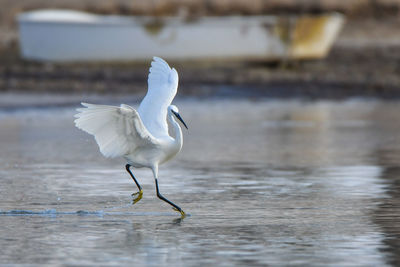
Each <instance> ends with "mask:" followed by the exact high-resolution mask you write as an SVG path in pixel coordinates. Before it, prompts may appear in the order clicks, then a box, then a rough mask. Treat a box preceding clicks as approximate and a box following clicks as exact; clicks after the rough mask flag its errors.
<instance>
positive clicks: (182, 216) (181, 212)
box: [172, 208, 186, 218]
mask: <svg viewBox="0 0 400 267" xmlns="http://www.w3.org/2000/svg"><path fill="white" fill-rule="evenodd" d="M172 209H173V210H176V211H177V212H179V213H180V214H181V218H185V217H186V213H185V212H184V211H183V210H178V209H177V208H172Z"/></svg>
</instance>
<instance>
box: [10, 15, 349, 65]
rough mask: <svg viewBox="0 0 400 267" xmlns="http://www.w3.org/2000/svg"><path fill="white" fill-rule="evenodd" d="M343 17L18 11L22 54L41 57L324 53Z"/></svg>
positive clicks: (266, 57) (260, 56) (297, 56)
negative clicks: (200, 15)
mask: <svg viewBox="0 0 400 267" xmlns="http://www.w3.org/2000/svg"><path fill="white" fill-rule="evenodd" d="M343 22H344V18H343V16H342V15H340V14H337V13H334V14H329V15H320V16H302V17H279V16H247V17H244V16H228V17H202V18H198V19H185V18H180V17H146V16H132V17H130V16H100V15H94V14H89V13H84V12H78V11H72V10H38V11H31V12H25V13H21V14H19V15H18V23H19V33H20V49H21V54H22V57H23V58H25V59H30V60H38V61H61V62H70V61H140V60H148V59H149V58H151V57H152V56H154V55H157V56H160V57H163V58H166V59H172V60H192V59H245V60H282V59H308V58H321V57H324V56H325V55H326V54H327V53H328V51H329V49H330V47H331V46H332V44H333V41H334V40H335V38H336V36H337V34H338V32H339V31H340V29H341V27H342V25H343Z"/></svg>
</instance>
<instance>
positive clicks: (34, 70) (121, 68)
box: [0, 44, 400, 98]
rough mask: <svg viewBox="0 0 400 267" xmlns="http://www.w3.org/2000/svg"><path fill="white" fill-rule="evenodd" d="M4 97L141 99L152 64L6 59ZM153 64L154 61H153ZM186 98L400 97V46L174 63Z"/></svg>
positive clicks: (1, 80)
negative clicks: (312, 56) (290, 58)
mask: <svg viewBox="0 0 400 267" xmlns="http://www.w3.org/2000/svg"><path fill="white" fill-rule="evenodd" d="M3 61H4V62H6V64H1V66H0V92H20V93H21V92H30V93H32V92H46V93H54V94H69V93H89V94H91V93H96V94H136V93H138V94H140V93H144V92H145V90H146V86H147V74H148V67H149V63H150V62H145V63H136V64H133V63H132V64H127V63H125V64H82V63H80V64H52V63H32V62H25V61H22V60H19V59H18V60H16V59H15V58H14V59H12V58H8V59H7V58H3ZM149 61H150V59H149ZM170 63H171V65H173V66H175V67H176V69H177V70H178V71H179V74H180V93H181V94H182V95H186V96H216V97H218V96H223V97H228V96H249V97H259V96H266V97H306V98H319V97H322V98H343V97H349V96H365V97H382V98H392V97H395V98H400V46H397V45H387V46H366V47H359V46H347V45H340V44H338V45H336V46H335V47H334V48H333V50H332V51H331V53H330V55H329V56H328V57H327V58H326V59H323V60H317V61H307V62H303V61H302V62H275V63H265V62H170Z"/></svg>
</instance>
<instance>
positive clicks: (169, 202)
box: [155, 179, 186, 217]
mask: <svg viewBox="0 0 400 267" xmlns="http://www.w3.org/2000/svg"><path fill="white" fill-rule="evenodd" d="M155 180H156V192H157V197H158V198H159V199H161V200H163V201H165V202H167V203H168V204H170V205H171V206H172V207H174V210H176V211H179V212H180V213H181V215H182V216H183V217H184V216H185V215H186V214H185V212H184V211H183V210H182V209H181V208H180V207H179V206H178V205H176V204H174V203H172V202H171V201H169V200H168V199H166V198H165V197H163V196H162V195H161V194H160V190H159V189H158V181H157V179H155Z"/></svg>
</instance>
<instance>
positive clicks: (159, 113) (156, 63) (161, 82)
mask: <svg viewBox="0 0 400 267" xmlns="http://www.w3.org/2000/svg"><path fill="white" fill-rule="evenodd" d="M178 80H179V78H178V72H177V71H176V70H175V69H174V68H172V69H171V68H170V67H169V65H168V63H167V62H165V61H164V60H163V59H161V58H159V57H153V61H152V62H151V67H150V73H149V78H148V90H147V94H146V96H145V97H144V99H143V101H142V103H141V104H140V106H139V109H138V112H139V114H140V117H141V119H142V121H143V124H144V125H145V126H146V129H148V130H149V131H150V133H151V134H152V135H153V136H155V137H157V138H160V137H163V136H165V135H168V124H167V108H168V106H169V105H171V102H172V100H173V99H174V97H175V95H176V91H177V88H178Z"/></svg>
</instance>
